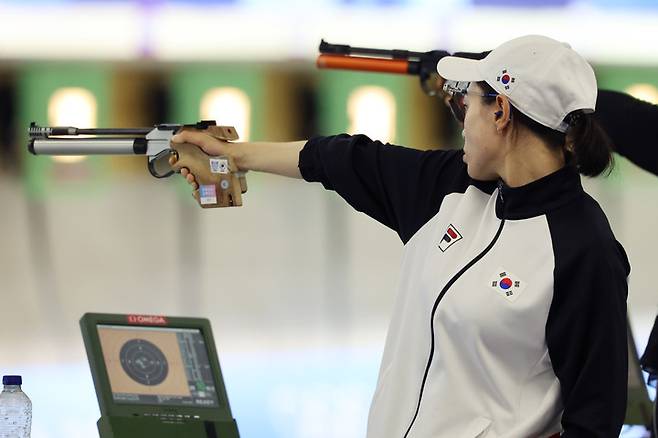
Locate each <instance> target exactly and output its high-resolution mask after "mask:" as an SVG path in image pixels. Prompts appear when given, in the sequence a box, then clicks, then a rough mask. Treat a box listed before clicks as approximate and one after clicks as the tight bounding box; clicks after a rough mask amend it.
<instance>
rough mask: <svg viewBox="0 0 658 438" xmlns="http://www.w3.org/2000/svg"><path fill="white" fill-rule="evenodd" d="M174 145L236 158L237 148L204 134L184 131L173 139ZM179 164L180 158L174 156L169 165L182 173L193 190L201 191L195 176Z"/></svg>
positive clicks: (213, 154) (212, 154)
mask: <svg viewBox="0 0 658 438" xmlns="http://www.w3.org/2000/svg"><path fill="white" fill-rule="evenodd" d="M171 142H172V143H189V144H193V145H195V146H198V147H199V148H201V149H202V150H203V151H204V152H205V153H206V154H208V155H210V156H231V157H233V158H234V157H235V154H236V152H237V148H236V147H235V146H234V145H231V144H230V143H229V142H227V141H223V140H219V139H217V138H215V137H213V136H211V135H208V134H206V133H204V132H195V131H183V132H180V133H178V134H176V135H174V136H173V137H172V138H171ZM177 163H178V158H177V157H176V156H175V155H172V156H171V157H170V158H169V164H170V165H171V168H172V169H173V170H174V171H180V173H181V175H182V176H183V177H185V179H186V180H187V182H188V183H189V184H190V185H191V186H192V189H193V190H195V191H196V190H198V189H199V184H198V183H197V181H196V179H195V177H194V175H193V174H192V173H191V172H190V169H188V168H187V167H182V166H180V165H179V164H177Z"/></svg>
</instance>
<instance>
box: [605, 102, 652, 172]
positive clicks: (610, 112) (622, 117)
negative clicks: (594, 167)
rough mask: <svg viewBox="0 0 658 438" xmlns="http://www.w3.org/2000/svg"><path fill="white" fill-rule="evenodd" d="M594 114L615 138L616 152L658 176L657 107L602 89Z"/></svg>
mask: <svg viewBox="0 0 658 438" xmlns="http://www.w3.org/2000/svg"><path fill="white" fill-rule="evenodd" d="M594 115H595V117H596V118H597V120H598V121H599V122H600V123H601V125H602V126H603V129H605V131H606V132H607V133H608V135H609V136H610V138H611V139H612V142H613V144H614V149H615V152H617V153H618V154H620V155H623V156H624V157H626V158H628V159H629V160H631V161H632V162H633V163H635V164H636V165H638V166H640V167H641V168H643V169H645V170H647V171H649V172H651V173H653V174H654V175H658V105H652V104H650V103H647V102H643V101H641V100H638V99H635V98H634V97H632V96H629V95H628V94H624V93H618V92H616V91H608V90H599V95H598V99H597V102H596V112H595V113H594Z"/></svg>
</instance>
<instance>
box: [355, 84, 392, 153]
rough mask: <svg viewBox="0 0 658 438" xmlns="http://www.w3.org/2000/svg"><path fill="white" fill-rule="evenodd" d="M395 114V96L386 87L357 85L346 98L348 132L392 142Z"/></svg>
mask: <svg viewBox="0 0 658 438" xmlns="http://www.w3.org/2000/svg"><path fill="white" fill-rule="evenodd" d="M395 115H396V105H395V97H394V96H393V93H391V92H390V91H389V90H387V89H386V88H383V87H378V86H362V87H358V88H356V89H355V90H354V91H352V93H350V95H349V97H348V99H347V117H348V121H349V128H348V132H349V133H351V134H365V135H367V136H368V137H370V138H372V139H373V140H380V141H382V142H384V143H387V142H392V141H394V140H395V131H396V129H395V128H396V127H395V119H396V117H395Z"/></svg>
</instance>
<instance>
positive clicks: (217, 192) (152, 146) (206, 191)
mask: <svg viewBox="0 0 658 438" xmlns="http://www.w3.org/2000/svg"><path fill="white" fill-rule="evenodd" d="M186 130H194V131H201V132H205V133H206V134H208V135H211V136H213V137H215V138H217V139H220V140H223V141H231V140H237V139H238V134H237V132H236V131H235V128H233V127H232V126H217V124H216V123H215V121H208V120H205V121H201V122H199V123H196V124H194V125H168V124H163V125H157V126H155V127H154V128H128V129H114V128H110V129H79V128H74V127H41V126H37V125H36V124H35V123H34V122H33V123H32V124H31V125H30V128H29V131H28V134H29V138H30V140H29V143H28V150H29V151H30V152H31V153H32V154H34V155H146V156H147V157H148V169H149V171H150V172H151V174H152V175H153V176H155V177H156V178H163V177H168V176H170V175H172V174H173V173H174V171H173V170H172V168H171V166H170V165H169V158H170V157H171V156H172V155H173V156H175V157H176V161H177V162H178V164H179V165H180V167H187V168H188V169H189V170H190V172H192V174H194V176H195V178H196V180H197V182H198V184H199V191H198V196H195V197H196V198H197V201H198V202H199V205H201V207H203V208H212V207H233V206H240V205H242V194H243V193H245V192H246V191H247V180H246V178H245V176H244V172H240V170H239V169H238V168H237V166H236V165H235V163H234V162H233V159H232V158H231V157H230V156H219V157H211V156H209V155H207V154H206V153H205V152H203V151H202V150H201V149H200V148H199V147H198V146H195V145H191V144H186V143H183V144H178V143H172V142H171V138H172V137H173V136H174V134H176V133H178V132H181V131H186ZM78 135H86V136H91V137H86V138H84V137H77V136H78Z"/></svg>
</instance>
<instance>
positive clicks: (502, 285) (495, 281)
mask: <svg viewBox="0 0 658 438" xmlns="http://www.w3.org/2000/svg"><path fill="white" fill-rule="evenodd" d="M489 284H490V287H491V289H493V290H494V291H495V292H496V293H497V294H498V295H500V296H501V297H503V298H505V299H506V300H507V301H511V302H514V301H516V300H517V298H519V296H520V295H521V292H523V289H525V281H523V280H521V278H520V277H519V276H518V275H515V274H513V273H511V272H510V271H508V270H506V269H503V268H498V270H497V271H496V273H495V274H494V275H492V276H491V281H490V282H489Z"/></svg>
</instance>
